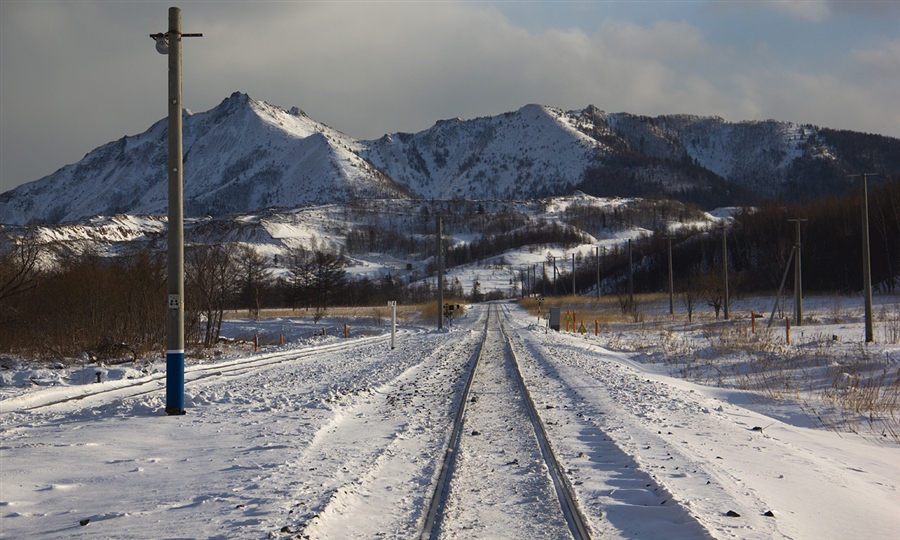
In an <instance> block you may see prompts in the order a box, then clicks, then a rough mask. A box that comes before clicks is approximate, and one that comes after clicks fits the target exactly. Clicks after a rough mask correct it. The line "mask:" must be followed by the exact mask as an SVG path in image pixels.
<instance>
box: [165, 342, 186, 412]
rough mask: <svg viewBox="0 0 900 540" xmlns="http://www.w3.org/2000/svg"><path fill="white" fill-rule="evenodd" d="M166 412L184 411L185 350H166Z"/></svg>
mask: <svg viewBox="0 0 900 540" xmlns="http://www.w3.org/2000/svg"><path fill="white" fill-rule="evenodd" d="M166 414H167V415H169V416H174V415H181V414H185V411H184V351H183V350H182V351H166Z"/></svg>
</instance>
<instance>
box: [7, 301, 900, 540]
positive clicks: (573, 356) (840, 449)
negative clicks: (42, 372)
mask: <svg viewBox="0 0 900 540" xmlns="http://www.w3.org/2000/svg"><path fill="white" fill-rule="evenodd" d="M485 312H486V308H483V307H480V306H476V307H474V308H472V309H471V311H470V313H469V315H468V316H467V317H466V318H464V319H461V320H459V321H456V322H455V323H454V326H452V327H451V328H449V329H446V330H445V331H442V332H438V331H433V330H426V331H423V330H422V329H418V330H414V329H410V328H406V329H404V330H403V332H402V333H401V335H400V336H399V339H398V342H397V348H396V349H394V350H391V349H390V347H389V345H388V341H387V339H386V336H385V334H384V332H386V328H382V330H381V331H382V335H380V336H376V337H363V338H359V339H350V340H339V339H336V338H328V340H327V342H320V341H315V340H310V339H305V340H304V341H303V343H302V344H296V345H291V346H286V347H283V348H277V349H270V350H268V351H265V352H261V353H257V354H255V355H254V354H248V355H245V356H241V357H231V358H227V359H221V360H217V359H213V360H212V361H207V362H205V363H203V364H198V365H196V366H193V365H192V366H190V367H189V368H188V370H187V373H186V378H187V379H188V383H187V385H186V404H187V406H188V412H187V414H186V415H185V416H180V417H166V416H163V415H162V410H163V406H164V404H163V400H164V391H163V382H164V379H163V378H157V379H154V378H153V377H155V376H157V377H158V374H159V370H160V369H161V366H158V365H157V366H150V368H149V369H146V370H145V371H147V373H146V374H144V373H142V372H141V371H140V370H137V371H134V372H130V373H129V375H127V376H133V377H135V378H134V379H128V378H127V376H126V378H122V379H120V381H119V382H116V381H111V382H104V383H100V384H97V383H89V384H82V381H81V380H80V379H79V378H78V377H77V376H76V377H75V378H74V379H73V380H67V379H66V378H61V379H60V382H64V381H65V382H68V383H69V384H67V385H64V386H62V387H61V388H62V389H64V390H61V389H60V388H50V389H30V390H28V391H27V392H26V391H24V390H19V391H18V392H16V394H17V395H15V396H11V394H8V393H7V394H4V396H11V397H10V398H9V399H5V400H4V401H2V402H0V413H2V415H0V425H2V429H3V444H2V447H0V519H2V526H0V530H2V535H3V537H8V538H26V537H27V538H59V537H63V536H64V537H69V538H93V537H115V538H149V537H154V538H161V537H179V538H265V537H273V538H282V537H283V538H291V537H294V538H296V537H303V536H304V535H306V536H309V537H311V538H372V537H378V536H382V537H393V538H412V537H417V536H418V532H419V527H420V526H421V523H422V520H423V515H422V513H423V511H424V509H425V506H426V501H427V499H428V497H430V493H431V489H432V487H431V486H432V484H433V482H434V479H435V477H436V475H437V468H438V467H439V466H440V459H441V458H442V456H443V449H444V445H445V444H446V440H447V435H448V431H449V429H450V424H451V416H452V412H453V410H454V409H455V407H456V406H457V405H458V403H457V400H458V394H459V392H458V391H459V388H460V386H461V383H462V380H463V378H464V377H463V376H464V374H465V371H466V369H467V367H468V365H470V363H471V361H472V355H473V351H474V350H475V346H476V344H477V342H478V341H479V339H480V337H481V328H482V327H483V324H484V319H483V315H484V313H485ZM508 313H509V322H508V323H506V324H507V330H508V333H509V335H510V338H511V340H512V343H513V346H514V348H515V350H516V353H517V355H518V356H519V357H520V362H521V364H522V371H523V375H524V377H525V379H526V382H527V383H528V384H529V386H530V388H531V392H532V396H533V398H534V399H535V401H536V402H537V403H538V408H539V409H540V412H541V416H542V420H543V422H544V424H545V426H546V428H547V431H548V433H549V435H550V437H551V439H552V441H553V445H554V447H555V450H556V453H557V455H558V456H559V457H560V458H561V460H562V461H563V462H564V465H565V466H566V468H567V474H569V480H570V482H571V483H572V484H573V485H574V486H575V489H576V494H577V497H578V500H579V504H580V505H581V506H582V508H583V510H584V511H585V513H586V514H587V517H588V519H589V520H590V522H591V524H592V527H593V529H594V532H595V533H596V534H595V535H596V536H602V537H604V538H635V537H639V538H642V539H644V538H666V539H671V538H708V537H713V538H722V539H724V538H759V539H769V538H793V539H807V538H808V539H823V538H835V539H838V538H852V537H867V538H891V537H893V536H895V535H896V531H897V530H900V512H898V511H897V508H900V494H898V491H897V488H898V486H900V449H898V447H897V446H896V445H894V444H891V443H883V444H879V443H877V442H872V441H870V440H867V439H865V438H863V437H860V436H857V435H853V434H846V433H842V434H838V433H835V432H832V431H825V430H813V429H810V428H807V427H803V426H795V425H790V424H787V423H783V422H781V421H778V420H776V419H774V418H771V417H768V416H765V415H764V414H763V413H764V412H765V410H766V409H765V402H764V401H757V400H756V399H754V395H752V394H751V393H749V392H740V391H727V390H722V389H716V388H711V387H706V386H701V385H697V384H692V383H688V382H685V381H684V380H682V379H673V378H671V377H669V376H668V375H666V374H665V373H663V372H662V370H665V369H666V366H665V365H664V364H662V365H661V364H655V365H645V364H641V363H639V362H637V361H636V357H635V356H632V355H630V354H625V353H620V352H615V351H611V350H608V349H606V348H604V347H602V346H601V340H600V339H596V338H593V336H588V337H587V338H585V337H581V336H578V337H576V336H575V335H573V334H560V333H555V332H549V333H548V332H546V329H545V327H544V326H543V325H538V324H535V319H533V318H531V317H529V316H527V315H526V314H525V313H524V312H522V311H521V310H519V308H517V307H514V306H513V307H510V308H509V311H508ZM246 325H247V326H248V327H249V326H252V323H250V322H247V323H246ZM248 362H249V363H248ZM154 370H156V374H154ZM192 370H195V373H196V374H198V375H199V374H201V373H200V372H201V371H202V374H203V375H204V377H202V378H196V379H191V375H190V374H191V373H192ZM138 383H140V384H141V385H142V386H137V384H138ZM131 384H134V385H135V386H128V385H131ZM117 385H119V386H117ZM120 386H121V387H120ZM114 387H115V388H116V390H115V391H109V392H103V393H101V392H100V390H105V389H112V388H114ZM85 388H89V389H90V390H84V389H85ZM61 391H62V392H79V391H80V392H81V393H82V394H86V395H84V396H83V397H81V398H80V399H72V400H68V401H61V402H59V403H56V404H52V403H53V402H54V401H59V400H58V399H56V397H54V398H52V399H51V398H48V397H47V396H48V395H50V393H53V395H54V396H57V395H58V394H59V393H60V392H61ZM754 409H758V410H754ZM802 415H803V414H802V411H797V415H796V416H798V417H799V416H802ZM485 416H486V417H488V418H489V417H490V415H485ZM498 418H499V417H498ZM505 429H506V426H505V424H503V421H502V420H499V419H498V420H497V422H496V425H486V426H484V427H482V428H480V430H482V431H485V432H487V431H489V430H505ZM481 444H484V443H483V442H482V443H481ZM475 448H476V450H477V447H475ZM489 449H490V448H481V450H483V452H481V453H480V454H479V455H478V456H473V457H472V458H471V459H470V463H471V462H475V463H477V460H478V459H481V460H483V462H484V467H485V472H486V474H483V475H480V476H479V475H477V474H468V475H467V476H466V478H467V482H468V483H469V484H470V491H469V493H470V494H471V495H470V496H469V498H467V497H464V498H463V499H462V500H459V501H457V502H458V503H459V504H461V505H465V504H472V503H473V502H477V501H478V499H477V493H479V492H484V493H487V492H490V488H491V487H492V485H491V475H490V474H487V471H490V468H489V467H495V465H493V464H492V460H496V459H500V458H499V457H497V455H493V454H492V453H491V452H488V450H489ZM495 454H496V453H495ZM501 457H502V456H501ZM507 461H511V460H509V459H507ZM500 465H501V466H503V465H504V464H500ZM522 491H523V493H520V494H518V496H521V497H524V498H527V497H534V496H536V495H537V492H533V493H532V492H528V490H527V488H525V487H524V486H523V490H522ZM458 493H463V492H458ZM500 503H502V501H500ZM769 512H770V513H771V516H769V515H766V514H767V513H769ZM729 513H731V514H739V517H738V516H734V515H729ZM481 515H482V519H492V518H494V519H497V520H498V521H502V520H503V519H504V518H503V516H504V515H505V513H504V504H496V505H494V506H492V507H487V508H484V509H483V510H482V511H481ZM82 523H84V525H82ZM534 523H535V526H536V527H537V528H539V525H537V524H538V522H537V521H536V522H534ZM447 537H448V538H449V537H450V536H447Z"/></svg>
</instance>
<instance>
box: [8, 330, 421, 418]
mask: <svg viewBox="0 0 900 540" xmlns="http://www.w3.org/2000/svg"><path fill="white" fill-rule="evenodd" d="M421 332H422V330H421V329H401V330H398V333H399V334H400V336H401V339H402V338H403V337H409V336H411V335H414V334H418V333H421ZM389 340H390V335H383V336H375V337H367V338H361V339H357V340H352V341H347V342H341V343H334V344H328V345H320V346H316V347H313V348H310V349H304V350H297V349H293V350H289V351H276V352H263V353H260V354H254V355H252V356H245V357H240V358H237V359H234V360H228V361H224V362H217V363H214V364H195V365H189V366H186V367H185V373H184V383H185V386H186V387H188V386H190V385H192V384H195V383H197V382H200V381H203V380H204V379H208V378H210V377H221V376H226V375H232V376H234V375H241V374H246V373H250V372H252V371H255V370H258V369H265V368H270V367H272V366H275V365H278V364H283V363H287V362H297V361H305V360H314V359H316V358H317V357H319V356H321V355H323V354H333V353H337V352H343V351H349V350H352V349H354V348H357V347H359V346H361V345H367V346H371V345H378V344H382V343H387V342H388V341H389ZM165 379H166V374H165V372H160V373H153V374H151V375H148V376H146V377H142V378H140V379H130V380H120V381H109V382H106V383H100V384H88V385H83V386H67V387H60V388H58V389H54V388H50V389H45V390H41V391H38V392H33V393H29V394H24V395H21V396H16V397H13V398H9V399H6V400H3V401H0V414H7V413H12V412H29V411H38V410H42V409H48V408H52V407H54V406H57V405H62V404H65V403H70V402H73V401H82V400H89V399H92V398H96V397H101V398H103V399H104V400H108V399H109V398H112V399H126V398H134V397H139V396H143V395H146V394H151V393H155V392H164V391H165Z"/></svg>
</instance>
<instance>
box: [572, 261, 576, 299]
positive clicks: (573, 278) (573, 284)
mask: <svg viewBox="0 0 900 540" xmlns="http://www.w3.org/2000/svg"><path fill="white" fill-rule="evenodd" d="M572 296H575V254H574V253H573V254H572Z"/></svg>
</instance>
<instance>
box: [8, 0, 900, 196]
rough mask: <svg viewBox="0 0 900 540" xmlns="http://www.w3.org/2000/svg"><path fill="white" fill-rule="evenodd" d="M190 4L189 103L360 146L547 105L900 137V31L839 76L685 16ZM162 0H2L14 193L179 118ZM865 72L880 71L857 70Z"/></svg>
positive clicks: (483, 7) (186, 17)
mask: <svg viewBox="0 0 900 540" xmlns="http://www.w3.org/2000/svg"><path fill="white" fill-rule="evenodd" d="M181 7H182V9H183V26H184V30H185V31H190V32H203V33H204V37H203V38H199V39H191V40H185V45H184V72H185V80H184V95H185V105H186V106H187V107H189V108H191V109H194V110H197V111H202V110H207V109H209V108H211V107H213V106H215V105H216V104H217V103H218V102H220V101H221V100H222V99H224V98H225V97H227V96H228V95H229V94H230V93H231V92H233V91H236V90H240V91H244V92H248V93H249V94H250V95H252V96H253V97H255V98H257V99H262V100H265V101H268V102H270V103H273V104H277V105H281V106H284V107H290V106H294V105H296V106H299V107H300V108H302V109H304V110H305V111H306V112H307V113H308V114H310V116H312V117H313V118H315V119H317V120H319V121H322V122H325V123H327V124H329V125H331V126H333V127H335V128H337V129H340V130H342V131H345V132H346V133H348V134H349V135H352V136H354V137H358V138H375V137H378V136H380V135H382V134H384V133H386V132H391V131H418V130H421V129H426V128H427V127H429V126H430V125H431V124H433V123H434V122H435V121H436V120H439V119H443V118H450V117H456V116H460V117H463V118H472V117H475V116H483V115H493V114H500V113H502V112H505V111H509V110H514V109H517V108H519V107H521V106H522V105H525V104H527V103H533V102H537V103H543V104H547V105H555V106H559V107H563V108H580V107H584V106H586V105H588V104H595V105H597V106H598V107H600V108H603V109H606V110H608V111H628V112H634V113H638V114H651V115H653V114H664V113H693V114H708V115H719V116H723V117H725V118H726V119H729V120H735V121H738V120H744V119H765V118H778V119H783V120H794V121H800V122H811V123H816V124H819V125H823V126H829V127H836V128H845V129H857V130H861V131H869V132H875V133H884V134H888V135H893V136H898V135H900V117H898V114H900V111H897V107H896V103H897V93H898V89H900V77H898V75H897V71H896V70H893V71H892V66H896V65H897V63H898V61H897V57H898V49H900V47H898V45H897V43H898V42H897V40H896V39H895V38H894V37H891V36H888V37H886V38H883V39H881V40H880V41H879V40H870V41H865V42H857V43H863V44H864V45H862V44H858V45H857V46H854V47H848V48H847V52H846V54H845V55H844V56H843V57H841V58H835V59H834V62H833V63H834V65H835V66H837V67H836V69H835V70H822V69H818V70H817V69H813V68H808V69H803V68H797V67H794V66H789V65H786V64H785V63H783V62H782V61H781V60H780V59H779V54H778V51H776V50H771V49H769V48H767V47H766V46H765V43H764V42H763V43H762V46H760V44H756V46H755V48H754V49H752V50H748V49H747V48H746V47H745V46H742V45H740V44H738V43H735V44H733V45H730V44H726V45H725V46H723V44H722V43H720V42H712V41H711V37H710V36H711V32H710V29H709V28H705V27H702V26H701V23H700V22H697V21H691V20H688V19H687V18H685V19H683V20H662V19H660V20H656V21H653V22H633V21H628V20H621V19H612V18H607V17H602V16H598V15H596V12H594V11H592V12H591V13H594V14H595V15H593V16H595V17H596V20H595V21H586V20H580V21H579V23H580V24H578V25H571V26H570V27H562V26H556V27H542V26H541V25H540V24H538V23H532V24H531V25H528V27H527V28H526V27H525V26H524V25H521V24H516V23H513V22H512V21H511V20H510V18H509V17H508V16H507V15H506V14H504V13H502V12H501V11H499V10H498V9H496V8H495V6H493V5H491V4H481V3H470V2H464V3H456V2H437V3H432V2H427V3H421V2H420V3H415V2H387V3H378V2H346V3H344V2H227V3H224V2H223V3H217V2H196V3H192V2H183V3H182V5H181ZM166 9H167V5H165V4H161V3H156V2H138V3H133V2H127V3H106V2H6V1H4V2H3V3H0V15H2V17H0V66H2V72H3V76H2V77H0V152H2V156H0V182H2V185H0V191H5V190H7V189H11V188H12V187H14V186H15V185H18V184H19V183H22V182H25V181H30V180H35V179H37V178H38V177H40V176H42V175H45V174H49V173H51V172H53V171H54V170H55V169H57V168H59V167H60V166H62V165H64V164H66V163H71V162H74V161H77V160H78V159H80V158H81V157H82V156H83V155H84V153H86V152H88V151H90V150H92V149H93V148H95V147H96V146H99V145H100V144H103V143H106V142H109V141H111V140H114V139H117V138H120V137H122V136H124V135H129V134H135V133H139V132H141V131H143V130H145V129H147V128H148V127H149V126H150V125H151V124H152V123H153V122H155V121H157V120H159V119H161V118H163V117H164V116H165V114H166V105H165V95H166V60H165V57H163V56H160V55H158V54H157V53H156V52H155V51H154V48H153V42H152V40H150V38H149V37H148V34H149V33H153V32H159V31H165V30H166V26H167V14H166ZM504 9H507V10H508V9H509V6H504ZM829 9H831V8H829ZM823 39H824V38H823ZM829 39H830V38H829ZM831 63H832V62H831V61H829V65H830V64H831ZM847 66H851V67H850V68H848V67H847ZM838 68H839V69H838ZM861 70H864V71H865V73H866V75H867V78H866V80H861V79H860V80H857V79H855V78H853V76H852V75H854V74H855V73H859V72H860V71H861Z"/></svg>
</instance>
